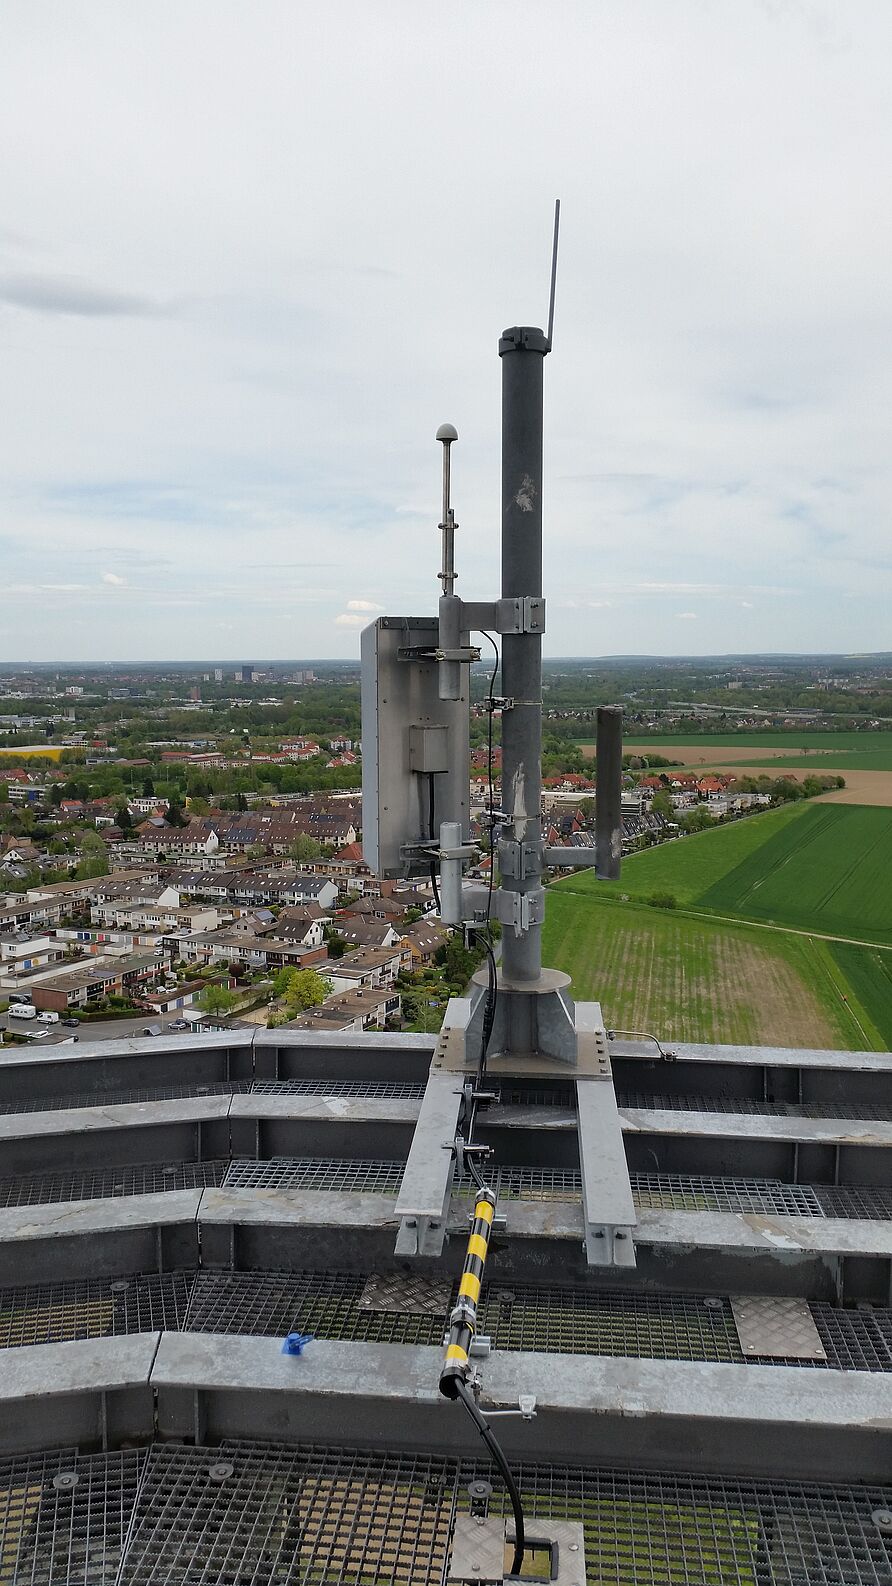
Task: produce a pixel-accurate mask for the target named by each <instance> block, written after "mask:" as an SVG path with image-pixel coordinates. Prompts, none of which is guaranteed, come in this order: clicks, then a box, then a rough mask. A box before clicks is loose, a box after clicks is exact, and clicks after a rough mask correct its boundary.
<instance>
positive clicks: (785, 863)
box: [558, 803, 892, 944]
mask: <svg viewBox="0 0 892 1586" xmlns="http://www.w3.org/2000/svg"><path fill="white" fill-rule="evenodd" d="M558 885H559V887H560V888H561V889H562V890H567V891H572V892H577V893H582V892H589V893H591V892H592V891H594V890H597V891H599V892H604V893H606V894H608V895H610V894H613V895H614V896H621V895H622V894H623V893H625V894H627V895H628V896H629V897H630V898H631V899H633V900H636V899H641V900H643V899H647V898H649V897H650V896H652V895H653V894H654V893H657V892H669V893H671V894H672V896H673V897H674V898H675V900H676V903H677V904H679V905H680V906H682V907H684V908H688V909H692V910H695V911H696V912H698V913H709V914H720V915H723V916H724V915H736V916H739V917H741V918H745V919H750V920H764V921H766V922H768V923H770V924H773V925H782V926H791V927H794V928H795V929H798V930H804V931H814V932H815V933H817V934H819V935H820V934H826V935H829V936H843V937H851V938H855V939H857V940H860V941H873V942H878V943H885V944H892V902H890V899H892V815H890V814H889V813H888V811H886V810H882V809H865V808H862V807H860V806H858V805H837V804H822V803H808V804H805V803H802V804H793V805H785V806H783V807H782V808H781V809H778V810H770V811H766V813H765V814H764V815H751V816H748V817H747V818H746V819H745V820H742V821H737V822H734V823H733V824H731V825H729V826H720V827H717V828H716V829H715V830H714V831H706V832H698V833H697V834H696V835H694V836H691V837H684V838H681V839H680V840H679V841H677V842H670V843H664V844H662V845H661V846H660V847H658V848H651V849H649V850H647V851H646V852H644V853H640V854H633V855H632V856H631V857H630V858H629V859H626V860H624V861H623V873H622V879H621V881H619V882H614V883H611V884H609V885H608V886H605V884H604V883H602V882H597V881H595V879H594V877H593V876H591V875H590V874H589V875H584V876H571V877H570V878H569V879H568V880H566V881H561V882H559V883H558Z"/></svg>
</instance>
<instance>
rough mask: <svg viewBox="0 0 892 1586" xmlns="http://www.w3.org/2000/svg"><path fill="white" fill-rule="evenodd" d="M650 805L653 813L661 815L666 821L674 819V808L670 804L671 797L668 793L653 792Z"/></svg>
mask: <svg viewBox="0 0 892 1586" xmlns="http://www.w3.org/2000/svg"><path fill="white" fill-rule="evenodd" d="M650 807H651V809H652V811H653V813H654V815H662V816H664V817H665V819H666V820H667V821H671V820H674V819H675V810H674V808H673V806H672V798H671V796H670V794H668V793H667V792H665V791H663V792H662V793H655V794H654V796H653V799H652V801H651V806H650Z"/></svg>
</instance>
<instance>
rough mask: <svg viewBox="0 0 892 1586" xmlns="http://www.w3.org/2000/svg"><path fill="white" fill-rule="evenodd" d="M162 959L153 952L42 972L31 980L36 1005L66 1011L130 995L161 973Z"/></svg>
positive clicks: (49, 1009) (97, 959) (45, 1009)
mask: <svg viewBox="0 0 892 1586" xmlns="http://www.w3.org/2000/svg"><path fill="white" fill-rule="evenodd" d="M158 969H159V960H158V958H157V957H155V956H154V955H152V956H150V955H149V954H144V955H133V956H130V955H127V956H122V957H120V958H112V957H109V958H105V959H103V958H96V959H94V960H93V961H92V962H90V963H87V964H78V965H77V966H76V967H74V968H71V969H63V970H60V971H58V972H56V971H53V972H51V973H50V974H41V975H40V976H39V977H38V978H37V979H35V980H33V981H32V983H31V1001H32V1002H33V1004H34V1006H35V1008H39V1009H41V1010H44V1011H52V1012H57V1013H64V1011H65V1009H66V1008H74V1007H87V1006H88V1005H89V1003H91V1002H98V1001H99V1000H100V999H101V998H103V997H108V996H114V995H119V996H131V995H136V994H138V993H139V991H140V989H141V988H142V987H143V986H145V985H146V983H147V982H148V981H150V980H154V979H155V977H156V976H157V974H158Z"/></svg>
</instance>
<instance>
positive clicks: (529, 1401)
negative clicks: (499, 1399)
mask: <svg viewBox="0 0 892 1586" xmlns="http://www.w3.org/2000/svg"><path fill="white" fill-rule="evenodd" d="M506 1415H520V1416H522V1417H523V1419H524V1420H525V1421H534V1420H535V1419H536V1395H535V1393H522V1394H521V1395H520V1397H519V1398H518V1400H517V1409H516V1410H487V1411H486V1419H487V1420H488V1421H494V1420H496V1419H497V1418H498V1417H499V1416H502V1417H504V1416H506Z"/></svg>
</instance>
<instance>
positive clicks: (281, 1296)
mask: <svg viewBox="0 0 892 1586" xmlns="http://www.w3.org/2000/svg"><path fill="white" fill-rule="evenodd" d="M365 1284H366V1279H365V1278H364V1277H363V1276H361V1275H355V1274H353V1273H343V1272H208V1271H204V1272H199V1273H198V1274H197V1277H196V1281H195V1288H194V1290H193V1294H192V1302H191V1304H190V1306H189V1311H188V1315H187V1318H186V1327H187V1329H188V1330H189V1331H190V1332H193V1333H241V1334H244V1335H253V1336H265V1337H268V1338H284V1337H285V1335H286V1333H291V1332H301V1333H315V1334H316V1336H317V1337H318V1338H335V1339H349V1340H351V1341H356V1342H367V1343H378V1344H440V1343H442V1340H443V1332H444V1328H445V1318H446V1304H444V1306H443V1309H442V1312H440V1313H439V1314H431V1313H420V1312H419V1313H417V1314H414V1315H413V1314H408V1313H406V1312H402V1313H399V1312H392V1311H390V1312H388V1311H371V1310H365V1309H363V1308H361V1306H360V1303H359V1302H360V1299H361V1297H362V1293H363V1290H364V1288H365ZM447 1303H448V1294H447Z"/></svg>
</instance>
